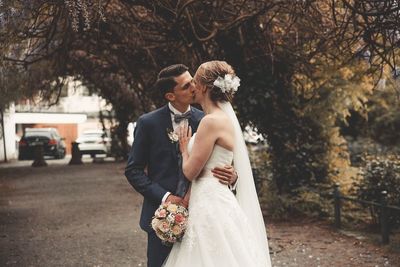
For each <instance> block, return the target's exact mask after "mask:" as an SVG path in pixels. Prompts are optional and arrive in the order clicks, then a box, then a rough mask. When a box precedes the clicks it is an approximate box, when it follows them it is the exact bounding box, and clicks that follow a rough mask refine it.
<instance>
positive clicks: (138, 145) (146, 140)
mask: <svg viewBox="0 0 400 267" xmlns="http://www.w3.org/2000/svg"><path fill="white" fill-rule="evenodd" d="M148 128H149V127H148V126H147V127H146V123H145V121H144V120H143V118H139V120H138V121H137V122H136V128H135V133H134V136H135V138H134V141H133V146H132V149H131V151H130V153H129V157H128V164H127V166H126V168H125V176H126V178H127V179H128V182H129V183H130V184H131V185H132V186H133V188H135V190H136V191H138V192H139V193H140V194H142V195H143V196H144V197H145V198H149V199H151V200H153V201H155V202H158V203H161V200H162V198H163V196H164V195H165V194H166V193H167V192H168V191H167V190H165V189H164V188H162V187H161V186H160V185H159V184H157V183H155V182H153V181H152V180H151V179H150V178H149V177H148V176H147V175H146V173H145V172H144V169H145V167H146V166H147V164H148V162H149V150H150V130H149V129H148Z"/></svg>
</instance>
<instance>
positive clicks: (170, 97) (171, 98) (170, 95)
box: [164, 92, 175, 102]
mask: <svg viewBox="0 0 400 267" xmlns="http://www.w3.org/2000/svg"><path fill="white" fill-rule="evenodd" d="M164 97H165V99H167V100H168V101H169V102H172V101H175V94H174V93H171V92H168V93H166V94H165V95H164Z"/></svg>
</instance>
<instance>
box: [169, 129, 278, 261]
mask: <svg viewBox="0 0 400 267" xmlns="http://www.w3.org/2000/svg"><path fill="white" fill-rule="evenodd" d="M194 139H195V135H193V137H192V138H191V140H190V142H189V144H188V150H189V153H190V151H191V149H192V146H193V142H194ZM232 160H233V152H232V151H229V150H227V149H225V148H223V147H221V146H219V145H215V146H214V150H213V152H212V154H211V156H210V158H209V160H208V161H207V163H206V165H205V167H204V169H203V171H202V173H201V174H200V177H198V178H197V179H195V180H194V181H193V182H192V187H191V195H190V201H189V220H188V228H187V230H186V233H185V235H184V237H183V240H182V242H178V243H175V244H174V246H173V248H172V251H171V253H170V254H169V256H168V258H167V260H166V261H165V263H164V265H163V266H165V267H189V266H190V267H213V266H215V267H224V266H226V267H234V266H237V267H244V266H246V267H247V266H249V267H270V266H271V262H270V258H269V252H268V246H267V245H266V249H265V247H263V246H260V245H259V244H258V243H257V242H256V239H257V235H259V236H262V235H261V233H257V231H255V229H253V228H252V227H251V224H250V223H249V220H248V218H247V216H246V214H245V212H243V209H242V208H241V206H240V205H239V203H238V200H237V199H236V197H235V195H234V194H233V193H232V192H231V191H230V189H229V188H228V186H226V185H223V184H221V183H220V182H219V181H218V179H217V178H215V177H214V176H213V175H212V173H211V170H212V169H213V168H214V167H216V166H224V165H231V164H232ZM239 179H241V177H240V176H239ZM264 229H265V228H264ZM264 235H265V233H264ZM265 239H266V238H265ZM266 242H267V240H265V243H266Z"/></svg>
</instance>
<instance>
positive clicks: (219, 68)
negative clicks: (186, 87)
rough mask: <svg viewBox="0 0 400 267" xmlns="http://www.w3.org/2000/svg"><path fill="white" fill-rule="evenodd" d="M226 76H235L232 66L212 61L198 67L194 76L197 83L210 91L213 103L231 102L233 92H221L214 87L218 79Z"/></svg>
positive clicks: (223, 62)
mask: <svg viewBox="0 0 400 267" xmlns="http://www.w3.org/2000/svg"><path fill="white" fill-rule="evenodd" d="M226 74H231V75H233V76H235V71H234V70H233V68H232V66H231V65H229V64H228V63H226V62H225V61H219V60H213V61H208V62H205V63H203V64H201V65H200V67H199V68H198V69H197V71H196V74H195V80H196V82H197V83H200V84H201V85H204V86H206V87H207V89H208V90H209V91H210V99H211V100H212V101H214V102H224V101H229V102H232V99H233V92H232V91H231V92H225V93H224V92H222V90H221V88H219V87H217V86H215V85H214V81H215V80H216V79H217V78H218V77H225V75H226Z"/></svg>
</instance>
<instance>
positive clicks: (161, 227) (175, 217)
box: [151, 202, 189, 245]
mask: <svg viewBox="0 0 400 267" xmlns="http://www.w3.org/2000/svg"><path fill="white" fill-rule="evenodd" d="M188 216H189V212H188V210H187V209H186V208H185V207H183V206H180V205H177V204H172V203H170V202H166V203H163V204H161V205H160V207H159V208H158V209H157V210H156V212H155V213H154V216H153V219H152V221H151V227H152V228H153V229H154V231H155V232H156V234H157V236H158V237H159V238H160V239H161V240H162V242H163V243H164V244H167V245H171V244H173V243H175V242H177V241H181V240H182V237H183V235H184V233H185V230H186V225H187V219H188Z"/></svg>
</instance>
